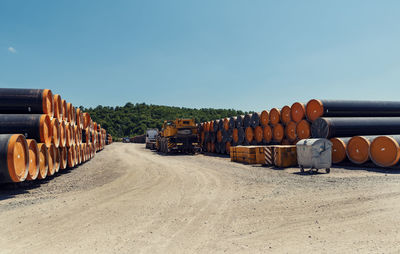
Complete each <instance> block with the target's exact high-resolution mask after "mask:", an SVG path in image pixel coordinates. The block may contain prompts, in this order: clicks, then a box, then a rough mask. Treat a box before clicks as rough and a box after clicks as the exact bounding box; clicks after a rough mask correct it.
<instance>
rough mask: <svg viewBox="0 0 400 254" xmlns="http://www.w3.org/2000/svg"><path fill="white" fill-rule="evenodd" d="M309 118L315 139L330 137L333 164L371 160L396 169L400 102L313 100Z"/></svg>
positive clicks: (360, 162) (307, 107) (399, 133)
mask: <svg viewBox="0 0 400 254" xmlns="http://www.w3.org/2000/svg"><path fill="white" fill-rule="evenodd" d="M306 116H307V119H308V120H309V121H310V122H312V125H311V135H312V137H314V138H330V139H331V141H332V143H333V157H332V159H333V162H334V163H339V162H341V161H344V160H345V159H346V157H347V159H348V160H349V161H350V162H352V163H354V164H355V165H361V164H363V163H365V162H367V161H370V160H371V161H372V162H373V163H374V164H375V165H377V166H380V167H392V166H396V165H397V164H398V162H399V159H398V158H400V155H399V151H398V149H397V147H398V146H399V142H398V136H399V135H400V102H396V101H343V100H315V99H313V100H310V101H309V102H308V103H307V106H306Z"/></svg>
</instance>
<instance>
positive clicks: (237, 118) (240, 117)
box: [235, 115, 244, 128]
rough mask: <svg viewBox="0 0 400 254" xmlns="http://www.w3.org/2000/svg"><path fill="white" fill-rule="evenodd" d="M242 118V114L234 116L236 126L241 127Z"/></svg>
mask: <svg viewBox="0 0 400 254" xmlns="http://www.w3.org/2000/svg"><path fill="white" fill-rule="evenodd" d="M243 119H244V116H242V115H238V116H237V117H236V122H235V127H236V128H243Z"/></svg>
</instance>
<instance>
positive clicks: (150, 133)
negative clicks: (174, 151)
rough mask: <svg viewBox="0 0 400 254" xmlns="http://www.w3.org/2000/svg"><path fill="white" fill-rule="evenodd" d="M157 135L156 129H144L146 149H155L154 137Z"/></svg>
mask: <svg viewBox="0 0 400 254" xmlns="http://www.w3.org/2000/svg"><path fill="white" fill-rule="evenodd" d="M157 135H158V129H147V130H146V149H150V150H154V149H156V139H157Z"/></svg>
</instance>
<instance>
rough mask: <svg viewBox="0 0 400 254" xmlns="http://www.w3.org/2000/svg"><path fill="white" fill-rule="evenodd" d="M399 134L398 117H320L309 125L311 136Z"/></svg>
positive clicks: (399, 119)
mask: <svg viewBox="0 0 400 254" xmlns="http://www.w3.org/2000/svg"><path fill="white" fill-rule="evenodd" d="M386 134H400V117H355V118H348V117H333V118H328V117H321V118H318V119H317V120H315V121H314V122H313V123H312V125H311V136H312V137H313V138H332V137H352V136H359V135H386Z"/></svg>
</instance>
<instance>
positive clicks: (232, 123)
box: [229, 117, 236, 130]
mask: <svg viewBox="0 0 400 254" xmlns="http://www.w3.org/2000/svg"><path fill="white" fill-rule="evenodd" d="M235 124H236V117H230V118H229V129H230V130H233V128H235Z"/></svg>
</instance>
